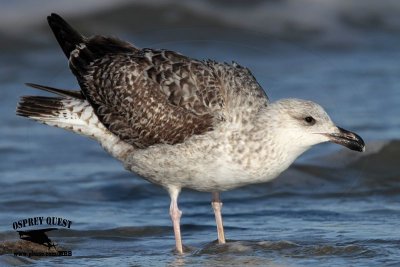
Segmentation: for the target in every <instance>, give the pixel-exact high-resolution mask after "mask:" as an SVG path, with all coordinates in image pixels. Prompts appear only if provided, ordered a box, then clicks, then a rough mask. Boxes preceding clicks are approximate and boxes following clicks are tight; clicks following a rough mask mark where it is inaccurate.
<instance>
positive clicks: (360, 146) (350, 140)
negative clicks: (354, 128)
mask: <svg viewBox="0 0 400 267" xmlns="http://www.w3.org/2000/svg"><path fill="white" fill-rule="evenodd" d="M337 128H338V129H339V133H333V134H327V135H326V136H328V137H329V139H330V141H331V142H333V143H336V144H339V145H343V146H345V147H347V148H349V149H351V150H356V151H359V152H364V150H365V143H364V140H362V138H361V137H360V136H359V135H357V134H355V133H353V132H350V131H347V130H345V129H342V128H340V127H337Z"/></svg>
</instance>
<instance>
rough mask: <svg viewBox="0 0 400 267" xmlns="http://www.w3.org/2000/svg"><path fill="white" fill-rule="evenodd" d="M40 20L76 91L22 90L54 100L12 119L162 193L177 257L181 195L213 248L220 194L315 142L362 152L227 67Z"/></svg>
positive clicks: (318, 114)
mask: <svg viewBox="0 0 400 267" xmlns="http://www.w3.org/2000/svg"><path fill="white" fill-rule="evenodd" d="M47 19H48V23H49V25H50V27H51V29H52V31H53V33H54V35H55V37H56V39H57V41H58V43H59V45H60V46H61V48H62V50H63V52H64V54H65V55H66V56H67V58H68V62H69V67H70V69H71V71H72V73H73V74H74V75H75V77H76V79H77V81H78V83H79V86H80V90H78V91H71V90H63V89H57V88H53V87H49V86H43V85H37V84H28V85H30V86H32V87H34V88H37V89H40V90H45V91H48V92H51V93H54V94H56V95H58V96H57V97H44V96H23V97H22V98H21V100H20V102H19V105H18V107H17V115H20V116H24V117H28V118H31V119H33V120H36V121H38V122H41V123H44V124H47V125H51V126H55V127H59V128H63V129H66V130H69V131H72V132H74V133H78V134H81V135H83V136H86V137H89V138H92V139H94V140H96V141H98V142H99V143H100V144H101V146H102V147H103V148H104V149H105V150H106V151H107V152H108V153H109V154H111V155H112V156H113V157H115V158H117V159H118V160H120V161H121V162H122V163H123V165H124V167H125V168H126V169H127V170H129V171H132V172H134V173H136V174H138V175H139V176H141V177H143V178H144V179H146V180H147V181H149V182H151V183H154V184H157V185H160V186H162V187H163V188H165V189H166V190H167V191H168V193H169V195H170V198H171V203H170V210H169V213H170V216H171V220H172V224H173V229H174V234H175V241H176V251H177V252H178V253H183V246H182V239H181V231H180V218H181V214H182V212H181V211H180V210H179V207H178V195H179V193H180V192H181V190H182V189H183V188H190V189H194V190H198V191H203V192H210V193H212V202H211V205H212V208H213V211H214V214H215V220H216V225H217V234H218V235H217V236H218V242H219V243H220V244H223V243H225V242H226V241H225V234H224V229H223V221H222V216H221V208H222V201H221V198H220V192H222V191H226V190H231V189H234V188H238V187H241V186H245V185H250V184H257V183H264V182H267V181H270V180H272V179H274V178H276V177H277V176H278V175H279V174H280V173H281V172H283V171H284V170H285V169H287V168H288V167H289V166H290V164H291V163H292V162H293V161H294V160H295V159H296V158H297V157H298V156H300V155H301V154H302V153H303V152H305V151H306V150H308V149H309V148H311V147H312V146H313V145H316V144H319V143H323V142H328V141H330V142H334V143H337V144H341V145H344V146H346V147H348V148H349V149H351V150H356V151H360V152H362V151H364V149H365V144H364V141H363V140H362V138H361V137H360V136H358V135H357V134H355V133H353V132H350V131H347V130H344V129H342V128H340V127H337V126H336V125H335V124H334V123H333V122H332V120H331V119H330V117H329V116H328V114H327V113H326V112H325V111H324V109H323V108H322V107H321V106H320V105H318V104H316V103H314V102H312V101H307V100H301V99H290V98H289V99H282V100H278V101H275V102H271V101H270V100H269V98H268V97H267V95H266V93H265V92H264V90H263V89H262V87H261V86H260V85H259V84H258V82H257V81H256V79H255V78H254V76H253V75H252V73H251V72H250V70H249V69H247V68H245V67H242V66H240V65H239V64H237V63H234V62H233V63H232V64H227V63H218V62H215V61H212V60H203V61H200V60H196V59H192V58H189V57H186V56H184V55H181V54H179V53H177V52H174V51H169V50H157V49H149V48H145V49H140V48H138V47H136V46H134V45H132V44H130V43H128V42H125V41H122V40H119V39H117V38H111V37H106V36H101V35H96V36H92V37H85V36H83V35H81V34H80V33H78V32H77V31H76V30H74V29H73V28H72V27H71V26H70V25H69V24H68V23H67V22H66V21H65V20H64V19H62V18H61V17H60V16H59V15H57V14H51V15H50V16H49V17H48V18H47Z"/></svg>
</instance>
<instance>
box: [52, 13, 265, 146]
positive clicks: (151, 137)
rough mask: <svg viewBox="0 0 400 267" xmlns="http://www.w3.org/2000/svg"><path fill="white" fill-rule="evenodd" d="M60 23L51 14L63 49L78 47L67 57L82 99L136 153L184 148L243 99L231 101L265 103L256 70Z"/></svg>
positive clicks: (259, 104) (253, 103)
mask: <svg viewBox="0 0 400 267" xmlns="http://www.w3.org/2000/svg"><path fill="white" fill-rule="evenodd" d="M60 19H61V18H60V17H57V16H55V17H49V22H50V25H51V26H52V29H53V31H54V33H55V35H56V37H57V40H58V42H59V43H60V45H61V46H62V47H63V39H65V38H67V39H68V35H69V34H70V35H73V38H72V39H71V40H73V41H75V43H76V45H75V49H73V50H71V43H72V41H71V40H68V41H65V43H66V44H68V46H67V47H66V48H63V50H64V52H65V53H66V54H68V53H70V56H69V62H70V68H71V70H72V72H73V73H74V74H75V76H76V77H77V79H78V82H79V84H80V86H81V89H82V92H83V95H84V96H85V98H86V99H87V100H88V101H89V103H90V104H91V105H92V106H93V108H94V110H95V112H96V115H97V116H98V118H99V120H100V121H101V122H102V123H103V124H104V125H105V127H106V128H107V129H108V130H110V131H111V132H112V133H114V134H115V135H117V136H118V137H120V138H121V139H122V140H124V141H125V142H127V143H129V144H132V145H133V146H135V147H137V148H146V147H148V146H151V145H154V144H176V143H181V142H184V141H185V140H186V139H187V138H189V137H191V136H192V135H197V134H203V133H205V132H207V131H210V130H212V129H213V127H215V126H216V125H217V124H218V123H220V122H222V121H224V120H225V119H226V112H224V111H225V109H226V107H227V106H230V105H229V103H228V102H229V101H230V98H232V96H233V97H234V95H237V100H239V101H231V102H232V103H233V102H235V103H236V102H237V105H243V104H244V103H249V102H250V103H251V104H252V106H253V107H252V108H254V109H259V108H260V107H261V106H263V105H266V104H267V102H268V99H267V97H266V95H265V93H264V91H263V90H262V89H261V88H260V86H259V85H258V83H257V82H256V81H255V79H254V77H253V76H252V75H251V73H250V72H249V71H248V70H247V69H245V68H242V67H240V66H238V65H236V64H234V65H228V64H220V63H216V62H213V61H205V62H204V61H198V60H193V59H190V58H188V57H185V56H182V55H180V54H178V53H176V52H172V51H167V50H153V49H138V48H136V47H134V46H132V45H130V44H128V43H126V42H123V41H120V40H117V39H114V38H108V37H102V36H95V37H92V38H85V37H83V36H80V35H79V36H77V33H76V31H74V30H73V31H72V30H71V29H72V28H71V27H70V26H69V25H68V24H67V25H68V27H66V26H65V25H64V24H66V22H65V21H63V20H62V19H61V20H60ZM54 25H55V26H54ZM60 29H61V30H60ZM60 32H62V34H60ZM227 104H228V105H227ZM235 105H236V104H235ZM231 106H232V105H231ZM231 108H232V107H231Z"/></svg>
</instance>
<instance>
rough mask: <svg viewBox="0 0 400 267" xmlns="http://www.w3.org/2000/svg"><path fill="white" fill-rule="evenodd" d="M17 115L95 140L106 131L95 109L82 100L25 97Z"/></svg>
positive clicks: (20, 103)
mask: <svg viewBox="0 0 400 267" xmlns="http://www.w3.org/2000/svg"><path fill="white" fill-rule="evenodd" d="M17 115H19V116H22V117H27V118H30V119H33V120H36V121H38V122H41V123H44V124H47V125H50V126H55V127H59V128H63V129H66V130H69V131H72V132H75V133H78V134H81V135H85V136H88V137H91V138H95V139H96V138H99V136H100V135H101V134H104V131H105V127H104V126H103V125H102V124H101V123H100V122H99V120H98V119H97V116H96V115H95V114H94V111H93V108H92V107H91V106H90V105H89V103H88V102H87V101H86V100H81V99H73V98H59V97H46V96H23V97H22V98H21V100H20V102H19V103H18V106H17Z"/></svg>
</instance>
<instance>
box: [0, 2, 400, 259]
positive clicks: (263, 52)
mask: <svg viewBox="0 0 400 267" xmlns="http://www.w3.org/2000/svg"><path fill="white" fill-rule="evenodd" d="M0 4H1V10H0V49H1V50H0V51H1V52H0V62H1V63H0V85H1V90H0V122H1V126H0V159H1V160H0V195H1V200H0V241H4V240H17V239H18V234H17V233H16V232H15V231H14V230H13V229H12V223H13V222H14V221H16V220H20V219H23V218H27V217H35V216H45V217H46V216H59V217H64V218H67V219H69V220H72V222H73V224H72V229H73V230H59V231H55V232H52V233H51V234H50V236H51V238H52V239H54V240H55V241H56V242H57V243H59V244H60V245H62V246H63V247H66V248H69V249H71V250H72V251H73V256H72V257H42V258H35V259H31V258H23V257H15V256H13V255H12V254H9V252H5V253H4V254H3V255H1V256H0V265H19V264H26V263H28V264H34V265H37V266H49V265H55V264H63V265H71V266H76V265H92V266H99V265H106V266H110V265H114V264H118V265H121V266H124V265H128V266H163V265H170V266H223V265H231V266H244V265H248V266H321V265H323V266H343V265H344V266H398V265H399V264H400V252H399V249H400V231H399V222H400V207H399V203H400V167H399V163H400V160H399V158H400V141H399V136H400V107H399V104H400V64H399V60H400V2H399V1H395V0H381V1H373V0H366V1H365V0H364V1H363V0H351V1H348V0H347V1H346V0H337V1H323V0H319V1H316V0H252V1H228V0H218V1H211V0H209V1H199V0H198V1H173V0H168V1H162V0H151V1H144V0H143V1H124V0H118V1H105V0H102V1H78V0H72V1H50V0H39V1H33V0H31V1H4V0H1V1H0ZM50 12H56V13H59V14H60V15H62V16H64V17H65V18H66V19H67V20H68V21H69V22H70V23H71V24H72V25H74V26H75V27H76V28H77V29H78V30H80V31H82V32H83V33H86V34H88V35H91V34H106V35H112V36H118V37H119V38H121V39H125V40H127V41H130V42H132V43H134V44H135V45H137V46H139V47H151V48H167V49H171V50H175V51H179V52H181V53H183V54H185V55H188V56H191V57H193V58H197V59H207V58H211V59H214V60H217V61H226V62H231V61H232V60H234V61H236V62H238V63H239V64H241V65H244V66H247V67H249V68H250V69H251V70H252V72H253V74H254V76H255V77H256V78H257V80H258V81H259V83H260V84H261V85H262V86H263V88H264V89H265V90H266V92H267V94H268V95H269V97H270V98H271V99H272V100H276V99H279V98H283V97H298V98H304V99H310V100H314V101H316V102H318V103H320V104H321V105H322V106H324V107H325V108H326V109H327V111H328V113H329V114H331V116H332V118H333V120H334V121H335V122H336V123H337V124H338V125H340V126H341V127H343V128H346V129H349V130H352V131H355V132H357V133H358V134H359V135H361V136H362V137H363V138H364V140H365V141H366V143H367V151H366V153H363V154H358V153H356V152H351V151H347V150H345V149H344V148H341V147H338V146H335V145H333V144H323V145H319V146H317V147H315V148H313V149H312V150H311V151H309V152H308V153H306V154H305V155H303V156H302V157H301V158H300V159H299V160H297V161H296V163H295V164H294V165H293V166H292V167H291V168H290V169H289V170H288V171H286V172H285V173H283V174H282V175H281V177H279V178H278V179H276V180H274V181H272V182H270V183H267V184H262V185H257V186H249V187H245V188H242V189H238V190H234V191H231V192H226V193H223V194H222V198H223V201H224V208H223V215H224V219H225V226H226V235H227V238H228V243H227V245H223V246H219V245H216V244H215V242H214V240H215V239H216V229H215V223H214V218H213V213H212V210H211V207H210V195H209V194H204V193H198V192H193V191H184V192H183V193H182V196H181V198H180V203H181V204H180V205H181V209H182V210H183V217H182V232H183V240H184V244H185V245H186V246H188V249H189V250H190V252H189V253H187V254H185V255H184V256H177V255H175V254H173V246H174V239H173V232H172V228H171V223H170V219H169V215H168V209H169V198H168V195H167V194H166V193H165V192H164V190H163V189H161V188H159V187H157V186H154V185H151V184H149V183H147V182H145V181H143V180H141V179H140V178H138V177H136V176H135V175H133V174H131V173H128V172H126V171H124V170H123V168H122V166H121V165H120V164H119V163H118V162H117V161H116V160H115V159H113V158H111V157H110V156H108V155H107V154H106V153H105V152H104V151H103V150H102V149H101V148H100V147H99V146H98V144H97V143H95V142H93V141H90V140H88V139H85V138H82V137H80V136H78V135H74V134H71V133H69V132H66V131H63V130H60V129H55V128H51V127H49V126H44V125H41V124H37V123H35V122H32V121H28V120H26V119H23V118H19V117H17V116H16V115H15V107H16V104H17V102H18V98H19V97H20V96H21V95H29V94H38V92H36V91H33V90H31V89H29V88H26V87H25V86H24V83H25V82H34V83H39V84H46V85H50V86H56V87H61V88H71V89H75V88H78V85H77V83H76V81H75V79H74V78H73V75H72V74H71V73H70V71H69V69H68V66H67V61H66V59H65V57H64V55H63V54H62V52H61V49H60V48H59V47H58V44H57V43H56V41H55V39H54V37H53V36H52V33H51V31H50V29H49V27H48V26H47V24H46V16H47V15H48V14H49V13H50Z"/></svg>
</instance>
